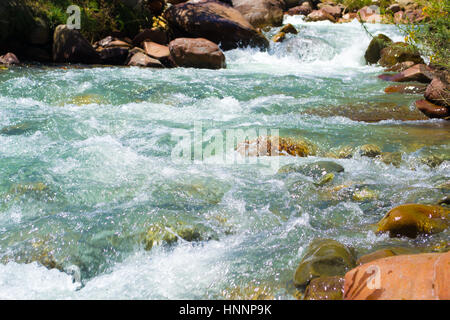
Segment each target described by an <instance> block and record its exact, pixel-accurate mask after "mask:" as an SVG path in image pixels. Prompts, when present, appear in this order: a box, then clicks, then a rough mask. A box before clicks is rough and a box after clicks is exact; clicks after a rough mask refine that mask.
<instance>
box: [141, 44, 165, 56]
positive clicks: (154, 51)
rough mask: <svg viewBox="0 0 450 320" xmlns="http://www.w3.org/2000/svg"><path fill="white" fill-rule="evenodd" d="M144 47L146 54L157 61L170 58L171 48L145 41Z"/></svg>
mask: <svg viewBox="0 0 450 320" xmlns="http://www.w3.org/2000/svg"><path fill="white" fill-rule="evenodd" d="M142 44H143V47H144V50H145V53H146V54H147V55H148V56H150V57H152V58H155V59H158V60H159V59H164V58H168V57H169V55H170V51H169V47H168V46H163V45H161V44H158V43H156V42H152V41H144V42H143V43H142Z"/></svg>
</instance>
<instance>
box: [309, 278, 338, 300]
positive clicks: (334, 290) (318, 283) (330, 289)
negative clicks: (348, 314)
mask: <svg viewBox="0 0 450 320" xmlns="http://www.w3.org/2000/svg"><path fill="white" fill-rule="evenodd" d="M343 295H344V278H343V277H338V276H335V277H320V278H315V279H312V280H311V282H310V283H309V285H308V287H306V290H305V295H304V298H303V300H342V298H343Z"/></svg>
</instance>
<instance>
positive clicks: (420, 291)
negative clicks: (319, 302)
mask: <svg viewBox="0 0 450 320" xmlns="http://www.w3.org/2000/svg"><path fill="white" fill-rule="evenodd" d="M449 298H450V252H447V253H423V254H413V255H400V256H394V257H387V258H382V259H378V260H375V261H372V262H369V263H366V264H363V265H361V266H358V267H356V268H354V269H352V270H351V271H349V272H347V274H346V275H345V280H344V299H346V300H441V299H442V300H445V299H449Z"/></svg>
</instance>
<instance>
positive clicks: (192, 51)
mask: <svg viewBox="0 0 450 320" xmlns="http://www.w3.org/2000/svg"><path fill="white" fill-rule="evenodd" d="M169 51H170V57H171V59H172V60H173V61H174V62H175V64H176V65H178V66H179V67H187V68H189V67H191V68H205V69H220V68H225V67H226V63H225V55H224V54H223V52H222V51H221V50H220V48H219V46H218V45H217V44H215V43H214V42H212V41H209V40H206V39H202V38H196V39H191V38H178V39H175V40H173V41H171V42H170V43H169Z"/></svg>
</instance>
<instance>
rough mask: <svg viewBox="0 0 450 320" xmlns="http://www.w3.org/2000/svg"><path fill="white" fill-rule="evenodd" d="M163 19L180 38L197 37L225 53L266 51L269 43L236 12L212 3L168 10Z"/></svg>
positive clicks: (190, 3) (176, 6) (183, 4)
mask: <svg viewBox="0 0 450 320" xmlns="http://www.w3.org/2000/svg"><path fill="white" fill-rule="evenodd" d="M165 17H166V19H167V21H168V22H169V25H170V26H171V28H172V30H174V31H175V32H176V33H177V35H178V36H179V37H183V36H184V37H199V38H205V39H208V40H210V41H212V42H214V43H216V44H220V46H221V48H223V49H224V50H230V49H234V48H237V47H247V46H251V47H259V48H263V49H266V48H268V47H269V41H268V40H267V39H266V38H265V36H264V35H263V34H262V33H260V32H259V31H257V30H256V29H255V28H254V27H253V26H252V25H251V24H250V23H249V22H248V21H247V20H246V19H245V18H244V17H243V16H242V14H241V13H240V12H239V11H237V10H236V9H234V8H232V7H230V6H228V5H226V4H223V3H221V2H217V1H213V0H201V1H196V2H186V3H181V4H178V5H175V6H171V7H170V8H169V9H167V10H166V12H165Z"/></svg>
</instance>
